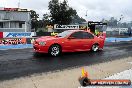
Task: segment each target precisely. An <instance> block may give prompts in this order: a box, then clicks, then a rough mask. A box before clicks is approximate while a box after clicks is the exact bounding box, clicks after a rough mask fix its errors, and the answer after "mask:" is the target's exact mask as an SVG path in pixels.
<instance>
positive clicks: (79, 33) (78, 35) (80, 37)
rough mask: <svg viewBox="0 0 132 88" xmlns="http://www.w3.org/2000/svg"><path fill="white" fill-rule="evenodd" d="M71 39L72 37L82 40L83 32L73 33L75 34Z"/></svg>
mask: <svg viewBox="0 0 132 88" xmlns="http://www.w3.org/2000/svg"><path fill="white" fill-rule="evenodd" d="M71 37H74V38H76V39H83V32H81V31H79V32H75V33H73V34H71Z"/></svg>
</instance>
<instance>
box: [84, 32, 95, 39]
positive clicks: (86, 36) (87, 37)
mask: <svg viewBox="0 0 132 88" xmlns="http://www.w3.org/2000/svg"><path fill="white" fill-rule="evenodd" d="M83 38H84V39H93V38H94V36H93V35H92V34H90V33H88V32H83Z"/></svg>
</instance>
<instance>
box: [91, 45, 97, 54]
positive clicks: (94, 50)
mask: <svg viewBox="0 0 132 88" xmlns="http://www.w3.org/2000/svg"><path fill="white" fill-rule="evenodd" d="M91 50H92V51H93V52H97V51H98V50H99V45H98V44H94V45H93V46H92V48H91Z"/></svg>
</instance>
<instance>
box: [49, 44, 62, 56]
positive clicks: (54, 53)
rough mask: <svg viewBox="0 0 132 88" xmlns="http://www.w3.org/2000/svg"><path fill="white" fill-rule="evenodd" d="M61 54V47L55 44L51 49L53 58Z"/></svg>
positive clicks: (50, 52)
mask: <svg viewBox="0 0 132 88" xmlns="http://www.w3.org/2000/svg"><path fill="white" fill-rule="evenodd" d="M60 53H61V47H60V46H59V45H57V44H54V45H52V46H51V47H50V48H49V54H50V55H51V56H58V55H59V54H60Z"/></svg>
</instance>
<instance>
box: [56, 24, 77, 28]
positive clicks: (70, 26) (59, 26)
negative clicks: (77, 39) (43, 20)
mask: <svg viewBox="0 0 132 88" xmlns="http://www.w3.org/2000/svg"><path fill="white" fill-rule="evenodd" d="M54 29H79V25H58V24H56V25H54Z"/></svg>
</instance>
